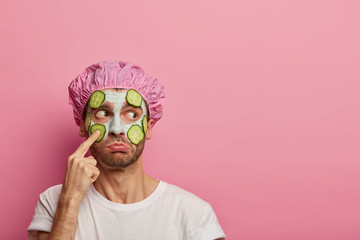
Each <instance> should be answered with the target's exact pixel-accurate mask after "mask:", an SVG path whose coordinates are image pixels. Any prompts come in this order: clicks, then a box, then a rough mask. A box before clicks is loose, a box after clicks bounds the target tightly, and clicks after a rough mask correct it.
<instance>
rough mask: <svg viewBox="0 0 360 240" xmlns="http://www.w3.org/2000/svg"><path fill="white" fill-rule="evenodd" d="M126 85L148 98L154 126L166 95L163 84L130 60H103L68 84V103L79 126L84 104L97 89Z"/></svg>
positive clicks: (160, 114) (124, 86)
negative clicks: (129, 61)
mask: <svg viewBox="0 0 360 240" xmlns="http://www.w3.org/2000/svg"><path fill="white" fill-rule="evenodd" d="M106 88H125V89H131V88H132V89H135V90H137V91H138V92H139V93H140V94H141V95H142V96H143V98H144V99H145V100H146V102H147V105H148V107H149V111H150V116H149V117H150V118H151V119H154V122H153V124H152V126H154V125H155V123H156V122H157V121H159V120H160V118H161V116H162V112H163V107H162V102H163V100H164V99H165V92H164V86H163V85H161V83H159V82H158V80H157V79H156V78H153V77H150V76H148V75H146V74H145V72H144V71H143V70H142V69H141V68H140V67H139V66H137V65H135V64H132V63H128V62H101V63H97V64H94V65H91V66H89V67H87V68H86V69H85V70H84V72H82V73H81V74H80V75H79V76H77V78H75V79H74V80H73V81H72V82H71V83H70V85H69V104H70V105H71V106H72V108H73V112H74V118H75V122H76V125H78V126H80V123H81V118H82V113H83V111H84V107H85V105H86V103H87V101H88V100H89V98H90V96H91V94H92V93H93V92H94V91H95V90H102V89H106Z"/></svg>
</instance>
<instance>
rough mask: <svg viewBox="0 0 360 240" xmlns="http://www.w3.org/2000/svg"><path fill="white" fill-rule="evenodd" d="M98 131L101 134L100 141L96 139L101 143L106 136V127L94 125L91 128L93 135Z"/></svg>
mask: <svg viewBox="0 0 360 240" xmlns="http://www.w3.org/2000/svg"><path fill="white" fill-rule="evenodd" d="M96 130H98V131H99V132H100V136H99V137H98V139H96V141H97V142H100V141H101V140H102V139H103V138H104V136H105V132H106V127H105V126H104V125H102V124H94V125H92V126H91V127H90V133H91V134H93V133H94V132H95V131H96Z"/></svg>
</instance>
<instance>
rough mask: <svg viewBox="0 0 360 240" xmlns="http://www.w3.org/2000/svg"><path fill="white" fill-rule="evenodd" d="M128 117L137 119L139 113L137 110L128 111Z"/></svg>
mask: <svg viewBox="0 0 360 240" xmlns="http://www.w3.org/2000/svg"><path fill="white" fill-rule="evenodd" d="M127 116H128V118H130V119H136V117H137V114H136V113H135V112H128V113H127Z"/></svg>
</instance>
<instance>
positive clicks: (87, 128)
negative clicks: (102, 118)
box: [85, 112, 91, 131]
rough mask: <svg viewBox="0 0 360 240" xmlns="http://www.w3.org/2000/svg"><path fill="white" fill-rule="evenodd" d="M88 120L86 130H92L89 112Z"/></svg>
mask: <svg viewBox="0 0 360 240" xmlns="http://www.w3.org/2000/svg"><path fill="white" fill-rule="evenodd" d="M87 115H88V120H87V121H86V122H85V129H86V131H90V125H91V113H90V112H88V114H87Z"/></svg>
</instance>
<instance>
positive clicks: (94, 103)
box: [89, 90, 105, 109]
mask: <svg viewBox="0 0 360 240" xmlns="http://www.w3.org/2000/svg"><path fill="white" fill-rule="evenodd" d="M104 101H105V93H103V92H102V91H99V90H96V91H95V92H93V93H92V94H91V96H90V102H89V105H90V107H91V108H95V109H96V108H99V107H101V105H102V104H103V102H104Z"/></svg>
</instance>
